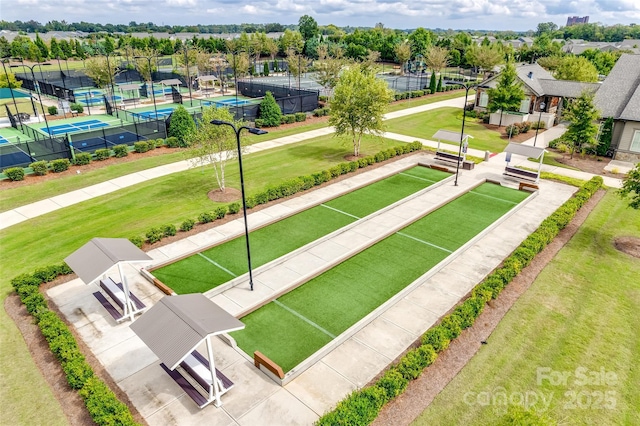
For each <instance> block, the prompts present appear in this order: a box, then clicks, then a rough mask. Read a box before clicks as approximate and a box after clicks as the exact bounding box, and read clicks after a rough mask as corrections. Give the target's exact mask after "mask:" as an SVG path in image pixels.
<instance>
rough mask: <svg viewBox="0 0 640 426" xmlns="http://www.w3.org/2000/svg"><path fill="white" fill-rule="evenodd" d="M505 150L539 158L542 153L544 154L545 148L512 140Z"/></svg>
mask: <svg viewBox="0 0 640 426" xmlns="http://www.w3.org/2000/svg"><path fill="white" fill-rule="evenodd" d="M504 152H510V153H512V154H516V155H524V156H525V157H527V158H535V159H536V160H537V159H539V158H540V157H541V156H542V155H544V148H540V147H537V146H531V145H522V144H519V143H513V142H510V143H509V145H507V147H506V148H505V149H504Z"/></svg>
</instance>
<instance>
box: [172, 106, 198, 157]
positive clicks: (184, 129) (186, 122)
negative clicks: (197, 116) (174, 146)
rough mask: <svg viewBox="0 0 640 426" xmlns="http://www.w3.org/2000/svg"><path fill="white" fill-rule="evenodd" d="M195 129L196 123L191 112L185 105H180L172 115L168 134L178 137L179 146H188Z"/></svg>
mask: <svg viewBox="0 0 640 426" xmlns="http://www.w3.org/2000/svg"><path fill="white" fill-rule="evenodd" d="M195 131H196V123H195V121H193V118H192V117H191V114H189V112H188V111H187V109H186V108H185V107H184V106H182V105H178V107H177V108H176V109H175V110H173V112H172V113H171V116H170V120H169V131H168V136H169V137H175V138H178V142H179V146H180V147H186V146H187V145H188V138H189V135H190V134H192V133H194V132H195Z"/></svg>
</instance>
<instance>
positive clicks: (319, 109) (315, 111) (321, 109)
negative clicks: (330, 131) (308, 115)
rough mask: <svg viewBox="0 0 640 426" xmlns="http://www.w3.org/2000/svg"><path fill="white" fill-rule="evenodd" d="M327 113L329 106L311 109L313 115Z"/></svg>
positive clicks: (318, 115) (322, 115)
mask: <svg viewBox="0 0 640 426" xmlns="http://www.w3.org/2000/svg"><path fill="white" fill-rule="evenodd" d="M327 115H329V107H322V108H316V109H314V110H313V116H314V117H324V116H327Z"/></svg>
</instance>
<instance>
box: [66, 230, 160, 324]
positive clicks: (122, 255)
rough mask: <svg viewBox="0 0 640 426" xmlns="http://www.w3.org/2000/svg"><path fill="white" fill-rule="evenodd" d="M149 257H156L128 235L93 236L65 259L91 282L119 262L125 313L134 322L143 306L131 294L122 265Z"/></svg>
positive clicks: (144, 260) (84, 279)
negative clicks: (136, 304) (136, 243)
mask: <svg viewBox="0 0 640 426" xmlns="http://www.w3.org/2000/svg"><path fill="white" fill-rule="evenodd" d="M150 260H153V259H152V258H151V257H150V256H149V255H147V254H146V253H145V252H143V251H142V250H140V249H139V248H138V247H136V246H135V245H134V244H133V243H132V242H131V241H129V240H128V239H126V238H92V239H91V241H89V242H88V243H86V244H85V245H83V246H82V247H80V248H79V249H78V250H76V251H74V252H73V253H71V254H70V255H69V256H67V257H66V258H65V259H64V261H65V262H66V263H67V265H69V267H70V268H71V269H73V272H75V273H76V274H78V276H79V277H80V279H81V280H82V281H84V283H85V284H91V283H92V282H94V281H95V280H96V279H98V278H100V276H101V275H104V274H105V273H106V272H107V271H108V270H109V269H111V268H112V267H114V266H116V265H117V266H118V272H119V273H120V280H121V281H122V291H123V293H124V295H123V296H124V302H125V303H124V313H123V316H124V317H127V316H128V317H129V319H131V320H132V321H133V317H134V315H135V314H136V313H139V312H141V309H138V308H136V306H135V304H134V303H133V302H132V301H131V298H130V297H129V285H128V284H127V279H126V277H125V275H124V273H123V272H122V264H123V263H134V262H148V261H150Z"/></svg>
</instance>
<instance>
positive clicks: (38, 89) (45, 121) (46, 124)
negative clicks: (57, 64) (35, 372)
mask: <svg viewBox="0 0 640 426" xmlns="http://www.w3.org/2000/svg"><path fill="white" fill-rule="evenodd" d="M20 61H21V62H22V59H21V60H20ZM38 65H40V72H41V73H42V65H51V64H50V63H49V62H43V63H37V64H33V65H31V66H29V65H26V64H25V63H24V62H22V63H21V64H20V65H11V67H12V68H13V67H25V68H28V69H29V70H30V71H31V77H32V78H33V88H34V89H35V92H36V94H37V95H38V100H39V101H40V107H41V108H42V115H43V116H44V124H45V126H47V133H48V135H49V137H50V138H51V137H53V135H52V134H51V129H50V128H49V121H48V120H47V113H46V112H45V110H44V104H43V103H42V95H41V94H40V85H39V84H38V82H37V81H36V75H35V73H34V72H33V69H34V68H35V67H37V66H38ZM34 111H35V109H34ZM37 116H38V113H37V112H36V117H37Z"/></svg>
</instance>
